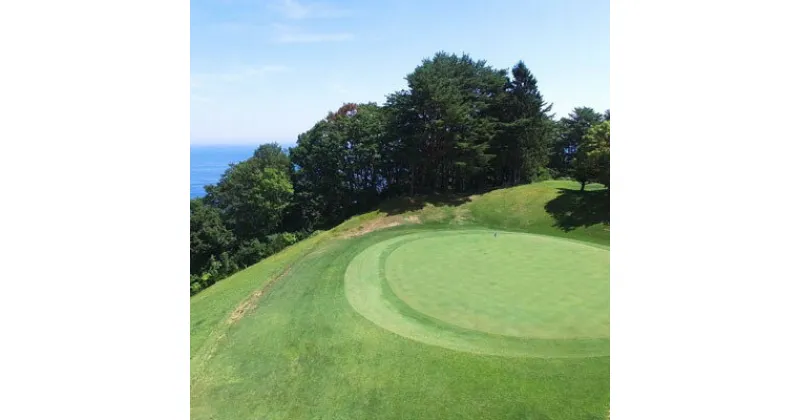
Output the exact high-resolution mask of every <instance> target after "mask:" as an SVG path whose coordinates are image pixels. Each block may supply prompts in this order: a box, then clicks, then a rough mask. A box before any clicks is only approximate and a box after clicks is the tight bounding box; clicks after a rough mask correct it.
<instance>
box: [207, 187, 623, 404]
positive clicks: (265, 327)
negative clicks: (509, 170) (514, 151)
mask: <svg viewBox="0 0 800 420" xmlns="http://www.w3.org/2000/svg"><path fill="white" fill-rule="evenodd" d="M563 188H572V189H574V188H576V184H574V183H569V182H564V181H550V182H546V183H539V184H533V185H528V186H521V187H516V188H511V189H506V190H498V191H494V192H491V193H488V194H485V195H483V196H480V197H474V198H473V199H472V200H471V201H469V202H466V203H462V204H459V203H452V205H444V206H424V207H422V206H420V207H421V208H414V207H413V206H411V207H409V208H405V209H402V208H394V209H392V210H389V211H388V213H389V216H387V215H386V213H384V212H374V213H369V214H366V215H362V216H360V217H358V218H354V219H353V220H350V221H348V222H345V223H344V224H343V225H342V226H340V227H339V228H337V229H334V230H333V231H331V232H329V233H325V234H322V235H319V236H316V237H314V238H311V239H309V240H306V241H303V242H301V243H299V244H297V245H295V246H293V247H291V248H289V249H287V250H285V251H284V252H282V253H280V254H278V255H276V256H273V257H270V258H269V259H267V260H265V261H263V262H261V263H259V264H257V265H256V266H254V267H251V268H250V269H248V270H246V271H243V272H241V273H238V274H237V275H235V276H232V277H231V278H229V279H226V280H224V281H222V282H220V283H218V284H217V285H215V286H213V287H211V288H209V289H207V290H205V291H203V292H201V293H200V294H198V295H197V296H195V297H193V298H192V303H191V310H192V318H191V319H192V332H191V334H192V339H191V340H192V391H191V393H192V417H193V418H196V419H209V418H214V419H227V418H231V419H234V418H235V419H245V418H301V419H307V418H382V419H383V418H415V419H425V418H430V419H440V418H520V419H523V418H531V419H533V418H542V419H548V418H549V419H558V418H579V419H589V418H605V416H606V413H607V412H608V411H607V410H608V392H609V387H608V369H609V363H608V358H607V357H603V358H592V359H514V358H502V357H493V356H480V355H475V354H470V353H462V352H456V351H451V350H447V349H444V348H439V347H434V346H427V345H422V344H420V343H417V342H414V341H411V340H407V339H404V338H401V337H399V336H397V335H394V334H392V333H389V332H387V331H386V330H383V329H381V328H379V327H377V326H375V325H374V324H372V323H371V322H369V321H367V320H365V319H364V318H362V317H361V316H359V315H358V314H357V313H355V312H354V311H353V310H352V308H351V307H350V306H349V304H348V303H347V300H346V298H345V296H344V290H343V285H342V278H343V273H344V270H345V269H346V267H347V265H348V263H349V261H350V260H351V259H352V258H353V257H354V256H355V255H357V254H358V252H360V251H361V250H362V249H364V248H365V247H367V246H369V245H371V244H373V243H376V242H378V241H380V240H383V239H387V238H390V237H393V236H396V235H397V234H399V233H401V232H406V231H416V230H422V229H425V228H427V227H428V226H437V227H441V226H443V225H465V226H469V225H476V226H487V227H491V228H503V229H506V230H517V231H526V232H533V233H543V234H550V235H557V236H567V237H571V238H573V239H578V240H586V241H591V242H594V243H600V244H606V245H607V244H608V229H607V227H606V226H604V225H602V224H599V223H592V222H594V221H595V220H596V219H598V217H600V218H601V219H602V216H598V214H597V213H598V212H597V211H596V208H595V207H596V206H593V205H587V203H586V202H585V201H586V198H585V197H594V196H593V195H592V194H593V193H590V194H588V195H586V194H585V195H584V196H585V197H584V198H576V197H578V196H577V195H575V194H573V193H571V192H569V191H567V192H561V191H559V189H563ZM594 193H598V192H597V191H595V192H594ZM576 200H577V201H576ZM576 209H577V211H575V210H576ZM401 210H407V211H406V212H405V213H403V214H402V215H401V214H400V213H401ZM571 210H572V211H571ZM394 213H397V215H393V214H394ZM392 218H394V220H399V221H401V222H402V221H406V222H407V221H417V220H418V221H421V222H422V225H421V226H419V225H406V226H403V227H398V228H394V229H390V230H383V231H378V232H375V233H372V234H370V235H364V236H357V237H349V236H350V235H341V234H342V233H343V232H347V231H352V230H358V227H359V226H367V227H368V229H372V228H376V227H378V226H379V225H380V224H381V223H382V221H388V220H391V219H392ZM384 224H386V223H384ZM554 225H556V226H554ZM586 225H588V227H587V226H586ZM368 229H364V230H368ZM312 251H313V252H312ZM309 252H310V253H309ZM287 265H291V267H292V268H291V270H290V272H289V273H288V275H286V276H285V277H283V278H282V279H281V280H280V281H278V282H277V283H276V284H275V286H274V288H273V289H272V291H271V293H270V294H268V295H267V296H265V297H262V298H261V300H260V302H259V303H258V306H257V307H256V308H255V309H254V310H253V312H252V313H249V314H247V315H246V316H245V317H244V318H242V319H241V320H240V321H238V322H236V323H234V324H232V325H230V326H229V325H228V324H227V323H226V319H227V318H228V316H229V314H230V313H231V312H232V311H233V309H234V308H235V307H236V306H237V304H239V302H241V301H243V300H244V299H246V298H247V296H248V295H249V294H250V293H251V292H253V291H254V290H257V289H259V288H261V287H263V286H264V285H265V284H267V283H269V282H270V281H272V279H274V278H275V277H276V276H278V275H279V274H280V273H282V272H283V271H284V270H285V268H286V266H287ZM217 337H221V338H219V339H217Z"/></svg>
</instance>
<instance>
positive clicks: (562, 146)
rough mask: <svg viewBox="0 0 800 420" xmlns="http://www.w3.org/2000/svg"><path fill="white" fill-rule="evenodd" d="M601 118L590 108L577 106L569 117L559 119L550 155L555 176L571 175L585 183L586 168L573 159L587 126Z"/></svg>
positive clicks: (587, 129) (586, 178) (587, 175)
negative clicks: (556, 134) (556, 135)
mask: <svg viewBox="0 0 800 420" xmlns="http://www.w3.org/2000/svg"><path fill="white" fill-rule="evenodd" d="M602 119H603V116H602V115H601V114H599V113H597V112H595V110H593V109H592V108H588V107H579V108H575V109H574V110H573V111H572V113H570V115H569V117H567V118H562V119H561V120H560V121H559V124H558V126H559V127H558V137H557V138H556V141H555V143H554V144H553V149H552V153H551V156H550V168H551V169H552V170H553V171H554V172H555V173H556V175H557V176H562V177H563V176H571V177H573V178H575V179H576V180H578V181H579V182H581V184H582V185H585V184H586V182H587V180H588V177H589V176H590V174H589V172H587V170H588V168H587V167H585V166H582V164H576V163H574V162H573V161H574V160H575V158H576V156H577V155H578V151H579V149H580V146H581V143H582V142H583V137H584V136H585V135H586V133H587V132H588V131H589V128H590V127H591V126H592V125H594V124H597V123H599V122H601V121H602ZM582 188H583V187H582Z"/></svg>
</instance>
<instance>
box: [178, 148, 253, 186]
mask: <svg viewBox="0 0 800 420" xmlns="http://www.w3.org/2000/svg"><path fill="white" fill-rule="evenodd" d="M257 147H258V146H256V145H246V146H202V145H191V146H190V148H189V149H190V152H189V154H190V159H191V161H190V162H189V167H190V171H191V174H190V178H191V181H190V182H191V197H192V198H195V197H202V196H204V195H205V194H206V191H205V190H204V189H203V187H204V186H206V185H209V184H216V183H217V181H219V178H220V176H222V174H223V173H224V172H225V170H226V169H228V167H229V165H230V164H231V163H238V162H241V161H243V160H246V159H247V158H249V157H251V156H253V152H255V150H256V148H257Z"/></svg>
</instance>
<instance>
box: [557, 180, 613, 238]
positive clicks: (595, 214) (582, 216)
mask: <svg viewBox="0 0 800 420" xmlns="http://www.w3.org/2000/svg"><path fill="white" fill-rule="evenodd" d="M559 191H560V193H559V195H558V197H556V198H554V199H552V200H550V202H548V203H547V204H545V206H544V208H545V210H546V211H547V213H549V214H550V215H551V216H553V218H554V219H556V223H555V225H556V226H557V227H558V228H559V229H561V230H563V231H565V232H569V231H572V230H575V229H576V228H579V227H589V226H593V225H596V224H599V223H602V224H605V225H608V224H609V223H610V220H611V217H610V207H611V206H610V200H609V190H608V189H603V190H595V191H577V190H570V189H566V188H559Z"/></svg>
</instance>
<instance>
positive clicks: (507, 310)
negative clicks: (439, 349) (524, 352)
mask: <svg viewBox="0 0 800 420" xmlns="http://www.w3.org/2000/svg"><path fill="white" fill-rule="evenodd" d="M456 232H458V231H456ZM608 263H609V260H608V250H605V249H600V248H597V247H593V246H586V245H582V244H580V243H576V242H571V241H563V240H558V239H553V238H550V237H546V236H535V235H527V234H513V233H505V232H501V233H500V234H499V236H495V235H494V233H492V232H491V231H486V232H474V231H466V233H461V234H457V235H441V234H438V233H434V234H433V235H429V236H425V237H421V238H417V239H416V240H413V241H409V242H406V243H404V244H403V245H402V246H400V247H398V248H397V249H395V250H394V251H393V252H392V253H391V255H390V256H389V257H388V258H387V259H386V266H385V270H386V279H387V280H388V283H389V285H390V287H391V289H392V291H393V292H394V293H395V295H397V297H399V298H400V299H402V300H403V301H405V302H406V303H407V304H408V305H409V306H411V307H412V308H413V309H414V310H417V311H419V312H422V313H424V314H426V315H429V316H432V317H434V318H437V319H439V320H441V321H444V322H446V323H449V324H453V325H456V326H459V327H462V328H467V329H472V330H478V331H483V332H486V333H491V334H501V335H511V336H519V337H538V338H597V337H605V338H607V337H608V318H609V315H608V307H609V305H608V300H609V288H608V286H609V272H608ZM377 275H378V273H375V276H376V278H377Z"/></svg>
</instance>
